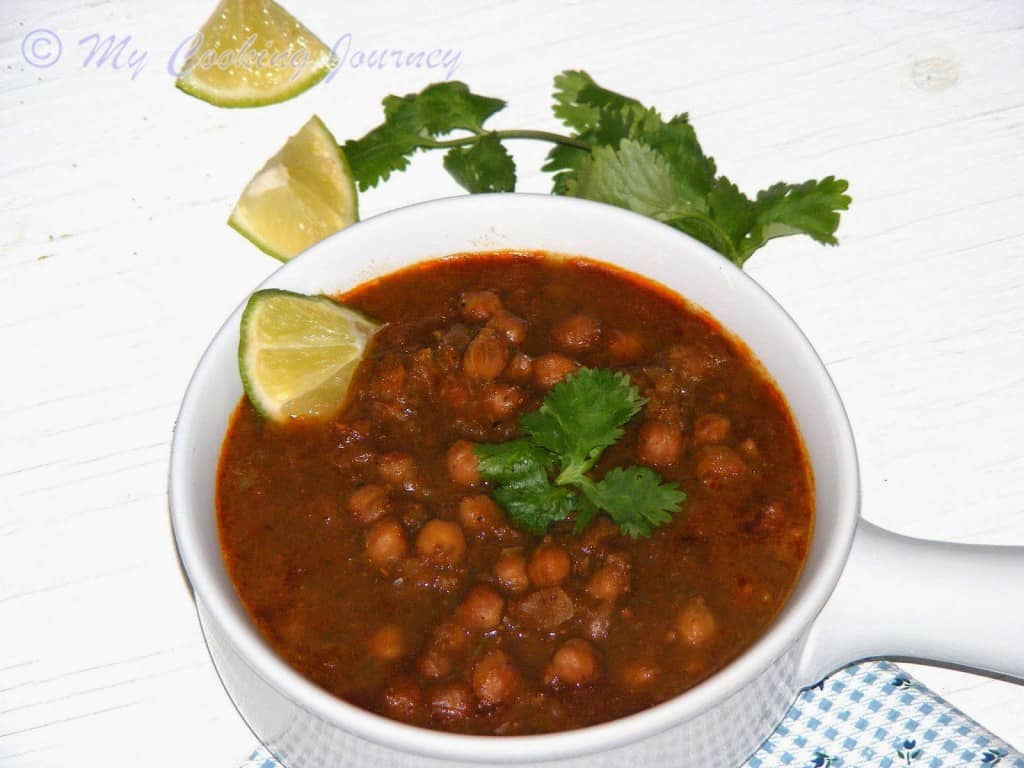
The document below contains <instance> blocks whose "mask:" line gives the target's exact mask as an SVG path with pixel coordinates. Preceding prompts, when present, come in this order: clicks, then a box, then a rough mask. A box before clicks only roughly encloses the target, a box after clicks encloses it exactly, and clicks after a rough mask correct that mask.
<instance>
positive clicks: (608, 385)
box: [520, 368, 647, 485]
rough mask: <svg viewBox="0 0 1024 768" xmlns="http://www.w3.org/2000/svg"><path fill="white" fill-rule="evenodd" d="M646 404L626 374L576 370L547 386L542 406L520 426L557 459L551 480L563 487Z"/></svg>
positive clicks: (588, 465)
mask: <svg viewBox="0 0 1024 768" xmlns="http://www.w3.org/2000/svg"><path fill="white" fill-rule="evenodd" d="M645 402H647V401H646V400H644V398H642V397H641V396H640V392H639V390H638V389H637V388H636V387H635V386H633V384H632V383H631V382H630V380H629V377H628V376H627V375H626V374H624V373H616V372H614V371H611V370H608V369H606V368H580V369H579V370H578V371H576V372H575V373H573V374H570V375H569V376H566V377H565V379H563V380H562V381H561V382H559V383H558V384H556V385H555V386H554V387H552V389H551V391H550V392H548V395H547V397H546V398H544V403H543V404H542V405H541V407H540V408H539V409H537V410H536V411H532V412H530V413H527V414H525V415H523V417H522V418H521V419H520V425H521V426H522V428H523V431H524V432H525V433H526V434H527V435H529V437H530V440H531V441H532V442H533V443H534V445H538V446H540V447H541V448H544V449H546V450H548V451H551V452H552V453H554V454H555V455H557V456H558V462H559V468H560V472H559V474H558V477H557V479H556V482H557V483H558V484H559V485H563V484H566V483H572V482H574V481H575V480H576V479H577V478H580V477H583V475H584V474H585V473H586V472H587V471H588V470H589V469H590V468H591V467H593V466H594V463H595V462H596V461H597V459H598V458H599V457H600V455H601V452H602V451H604V449H605V448H607V447H608V446H610V445H614V444H615V443H616V442H617V441H618V440H619V438H620V437H622V425H623V424H625V423H626V422H627V421H629V420H630V419H631V418H633V416H635V415H636V414H637V413H639V411H640V409H641V408H642V407H643V405H644V403H645Z"/></svg>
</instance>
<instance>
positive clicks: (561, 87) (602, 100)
mask: <svg viewBox="0 0 1024 768" xmlns="http://www.w3.org/2000/svg"><path fill="white" fill-rule="evenodd" d="M554 99H555V103H554V106H552V108H551V111H552V112H554V114H555V117H557V118H558V119H559V120H561V121H562V122H563V123H565V124H566V125H567V126H569V127H570V128H573V129H575V130H576V131H577V132H579V133H581V134H582V133H585V132H587V131H589V130H593V129H594V128H596V127H597V126H598V125H599V124H600V123H601V121H602V110H605V109H609V108H610V109H611V110H614V111H618V110H622V109H623V108H625V109H638V110H640V111H643V110H644V106H643V104H641V103H640V102H639V101H637V100H636V99H632V98H630V97H628V96H623V95H622V94H620V93H616V92H615V91H610V90H608V89H607V88H602V87H601V86H599V85H598V84H597V83H595V82H594V79H593V78H592V77H591V76H590V75H588V74H587V73H586V72H583V71H580V70H572V69H567V70H566V71H565V72H562V73H561V74H558V75H555V92H554Z"/></svg>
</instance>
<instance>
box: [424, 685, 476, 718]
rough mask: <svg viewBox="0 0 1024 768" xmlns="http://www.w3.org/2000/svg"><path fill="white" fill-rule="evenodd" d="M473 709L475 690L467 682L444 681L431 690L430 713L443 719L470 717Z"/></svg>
mask: <svg viewBox="0 0 1024 768" xmlns="http://www.w3.org/2000/svg"><path fill="white" fill-rule="evenodd" d="M472 710H473V691H471V690H470V688H469V686H468V685H467V684H466V683H463V682H459V681H451V682H448V683H442V684H441V685H439V686H438V687H437V688H435V689H434V690H433V691H431V692H430V713H431V715H433V716H434V717H436V718H439V719H442V720H459V719H462V718H464V717H469V715H470V714H471V712H472Z"/></svg>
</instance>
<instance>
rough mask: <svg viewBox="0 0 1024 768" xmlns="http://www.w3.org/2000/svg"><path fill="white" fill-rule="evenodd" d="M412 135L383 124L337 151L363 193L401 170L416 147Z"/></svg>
mask: <svg viewBox="0 0 1024 768" xmlns="http://www.w3.org/2000/svg"><path fill="white" fill-rule="evenodd" d="M417 146H418V145H417V140H416V137H415V136H414V135H410V134H408V133H405V132H404V131H402V130H400V129H396V128H395V127H394V126H391V125H388V124H387V123H384V124H383V125H379V126H377V127H376V128H374V129H373V130H372V131H370V132H369V133H367V134H366V135H365V136H363V137H362V138H361V139H349V140H348V141H346V142H345V143H344V144H343V145H342V147H341V149H342V151H343V152H344V153H345V159H346V160H347V161H348V166H349V170H350V171H351V172H352V178H354V179H355V181H356V183H357V184H358V185H359V189H360V190H362V191H363V192H365V191H366V190H368V189H370V188H372V187H375V186H377V184H378V183H379V182H381V181H387V180H388V178H389V177H390V176H391V174H392V173H393V172H395V171H404V170H405V169H406V168H407V167H408V165H409V157H410V156H411V155H412V153H413V152H415V151H416V148H417Z"/></svg>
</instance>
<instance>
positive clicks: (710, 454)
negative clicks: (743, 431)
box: [697, 445, 747, 489]
mask: <svg viewBox="0 0 1024 768" xmlns="http://www.w3.org/2000/svg"><path fill="white" fill-rule="evenodd" d="M746 471H747V464H746V462H745V461H743V458H742V457H741V456H740V455H739V454H738V453H736V451H734V450H733V449H732V448H729V447H728V446H725V445H713V446H709V447H708V448H706V449H705V450H704V454H703V456H701V458H700V461H698V462H697V477H699V478H700V480H701V482H702V483H704V485H706V486H708V487H709V488H711V489H719V488H722V487H724V486H725V485H728V484H729V483H731V482H733V481H734V480H738V479H739V478H740V477H742V476H743V475H744V473H746Z"/></svg>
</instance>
